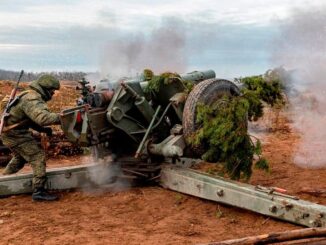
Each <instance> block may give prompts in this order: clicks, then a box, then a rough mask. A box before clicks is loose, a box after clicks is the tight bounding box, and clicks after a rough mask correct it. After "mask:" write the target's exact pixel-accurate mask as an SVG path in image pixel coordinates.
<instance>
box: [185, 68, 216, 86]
mask: <svg viewBox="0 0 326 245" xmlns="http://www.w3.org/2000/svg"><path fill="white" fill-rule="evenodd" d="M215 77H216V74H215V71H213V70H207V71H193V72H189V73H186V74H182V75H181V78H182V79H183V80H187V81H192V82H194V83H195V84H197V83H199V82H201V81H204V80H206V79H211V78H215Z"/></svg>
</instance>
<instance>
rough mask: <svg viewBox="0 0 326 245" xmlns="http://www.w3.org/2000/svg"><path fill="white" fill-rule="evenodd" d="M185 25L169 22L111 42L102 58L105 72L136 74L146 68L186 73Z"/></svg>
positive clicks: (111, 74)
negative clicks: (149, 30)
mask: <svg viewBox="0 0 326 245" xmlns="http://www.w3.org/2000/svg"><path fill="white" fill-rule="evenodd" d="M184 31H185V30H184V28H183V27H182V25H181V24H179V23H178V22H177V21H172V20H170V21H165V22H164V23H163V24H162V26H161V27H159V28H157V29H154V30H153V31H152V32H151V33H149V34H148V35H147V34H133V35H130V36H124V37H121V38H119V39H116V40H112V41H108V42H107V43H106V45H105V48H104V52H103V54H102V57H101V69H100V71H101V75H102V77H105V76H106V75H108V74H109V76H110V77H113V78H120V77H125V76H134V75H136V73H137V72H141V71H143V69H144V68H149V69H152V70H153V71H154V72H156V73H159V72H164V71H174V72H184V71H185V68H186V65H187V64H186V60H185V59H184V57H186V55H185V34H184Z"/></svg>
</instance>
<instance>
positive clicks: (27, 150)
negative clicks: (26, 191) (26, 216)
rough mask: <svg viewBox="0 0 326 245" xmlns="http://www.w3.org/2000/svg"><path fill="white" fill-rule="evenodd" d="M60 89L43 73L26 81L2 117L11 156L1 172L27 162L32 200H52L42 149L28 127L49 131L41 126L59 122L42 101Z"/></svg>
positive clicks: (13, 170) (55, 81)
mask: <svg viewBox="0 0 326 245" xmlns="http://www.w3.org/2000/svg"><path fill="white" fill-rule="evenodd" d="M59 88H60V83H59V81H58V80H57V79H55V78H54V77H52V76H50V75H43V76H41V77H40V78H39V79H38V80H37V81H34V82H32V83H31V84H30V86H29V90H27V91H25V92H23V93H22V94H21V95H20V96H21V98H20V99H19V101H18V103H17V104H16V105H14V106H13V107H12V108H11V109H10V116H9V117H8V118H7V120H6V124H5V125H6V127H5V129H4V132H3V133H2V141H3V144H4V145H6V146H7V147H9V148H10V149H11V151H12V153H13V158H12V159H11V161H10V162H9V163H8V165H7V167H6V168H5V170H4V172H3V174H14V173H17V172H18V171H19V170H20V169H22V168H23V167H24V164H25V163H27V162H28V163H30V164H31V166H32V168H33V174H34V175H33V188H34V192H33V194H32V199H33V200H35V201H38V200H46V201H52V200H56V199H57V196H55V195H51V194H50V193H48V192H47V191H46V190H45V189H44V186H45V182H46V174H45V167H46V163H45V152H44V151H43V150H42V149H41V148H40V146H39V145H38V143H37V142H36V141H35V139H34V138H33V137H32V135H31V132H30V130H29V129H30V128H32V129H34V130H37V131H42V132H45V133H47V134H51V133H52V130H51V128H44V126H48V125H53V124H59V123H60V119H59V115H58V114H56V113H52V112H50V111H49V110H48V108H47V105H46V102H47V101H49V100H51V98H52V96H53V94H54V92H55V90H58V89H59Z"/></svg>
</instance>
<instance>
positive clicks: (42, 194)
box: [32, 187, 59, 201]
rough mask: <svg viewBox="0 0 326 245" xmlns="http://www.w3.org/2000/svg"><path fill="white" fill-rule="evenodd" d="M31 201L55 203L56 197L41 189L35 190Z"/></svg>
mask: <svg viewBox="0 0 326 245" xmlns="http://www.w3.org/2000/svg"><path fill="white" fill-rule="evenodd" d="M32 199H33V201H56V200H58V199H59V198H58V196H56V195H53V194H50V193H49V192H47V191H46V190H45V189H44V188H43V187H41V188H35V189H34V192H33V194H32Z"/></svg>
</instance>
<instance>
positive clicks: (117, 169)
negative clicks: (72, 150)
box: [83, 155, 131, 194]
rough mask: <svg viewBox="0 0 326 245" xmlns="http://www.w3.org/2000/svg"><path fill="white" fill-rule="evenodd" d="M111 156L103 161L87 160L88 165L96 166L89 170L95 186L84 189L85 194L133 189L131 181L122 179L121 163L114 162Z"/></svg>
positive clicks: (102, 159) (89, 175)
mask: <svg viewBox="0 0 326 245" xmlns="http://www.w3.org/2000/svg"><path fill="white" fill-rule="evenodd" d="M111 156H112V155H108V156H107V157H104V158H101V159H95V158H94V156H93V157H90V158H91V159H87V160H85V161H86V162H87V163H88V164H89V163H90V162H91V163H92V165H94V166H90V167H89V168H88V177H89V178H90V180H91V181H92V183H94V186H85V187H84V188H83V190H84V191H85V192H91V193H93V194H103V193H106V192H120V191H124V190H128V189H130V188H131V183H130V181H129V180H128V179H124V178H122V177H121V176H123V175H124V174H123V170H122V169H121V166H120V164H119V162H116V161H114V160H113V159H112V157H111Z"/></svg>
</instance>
